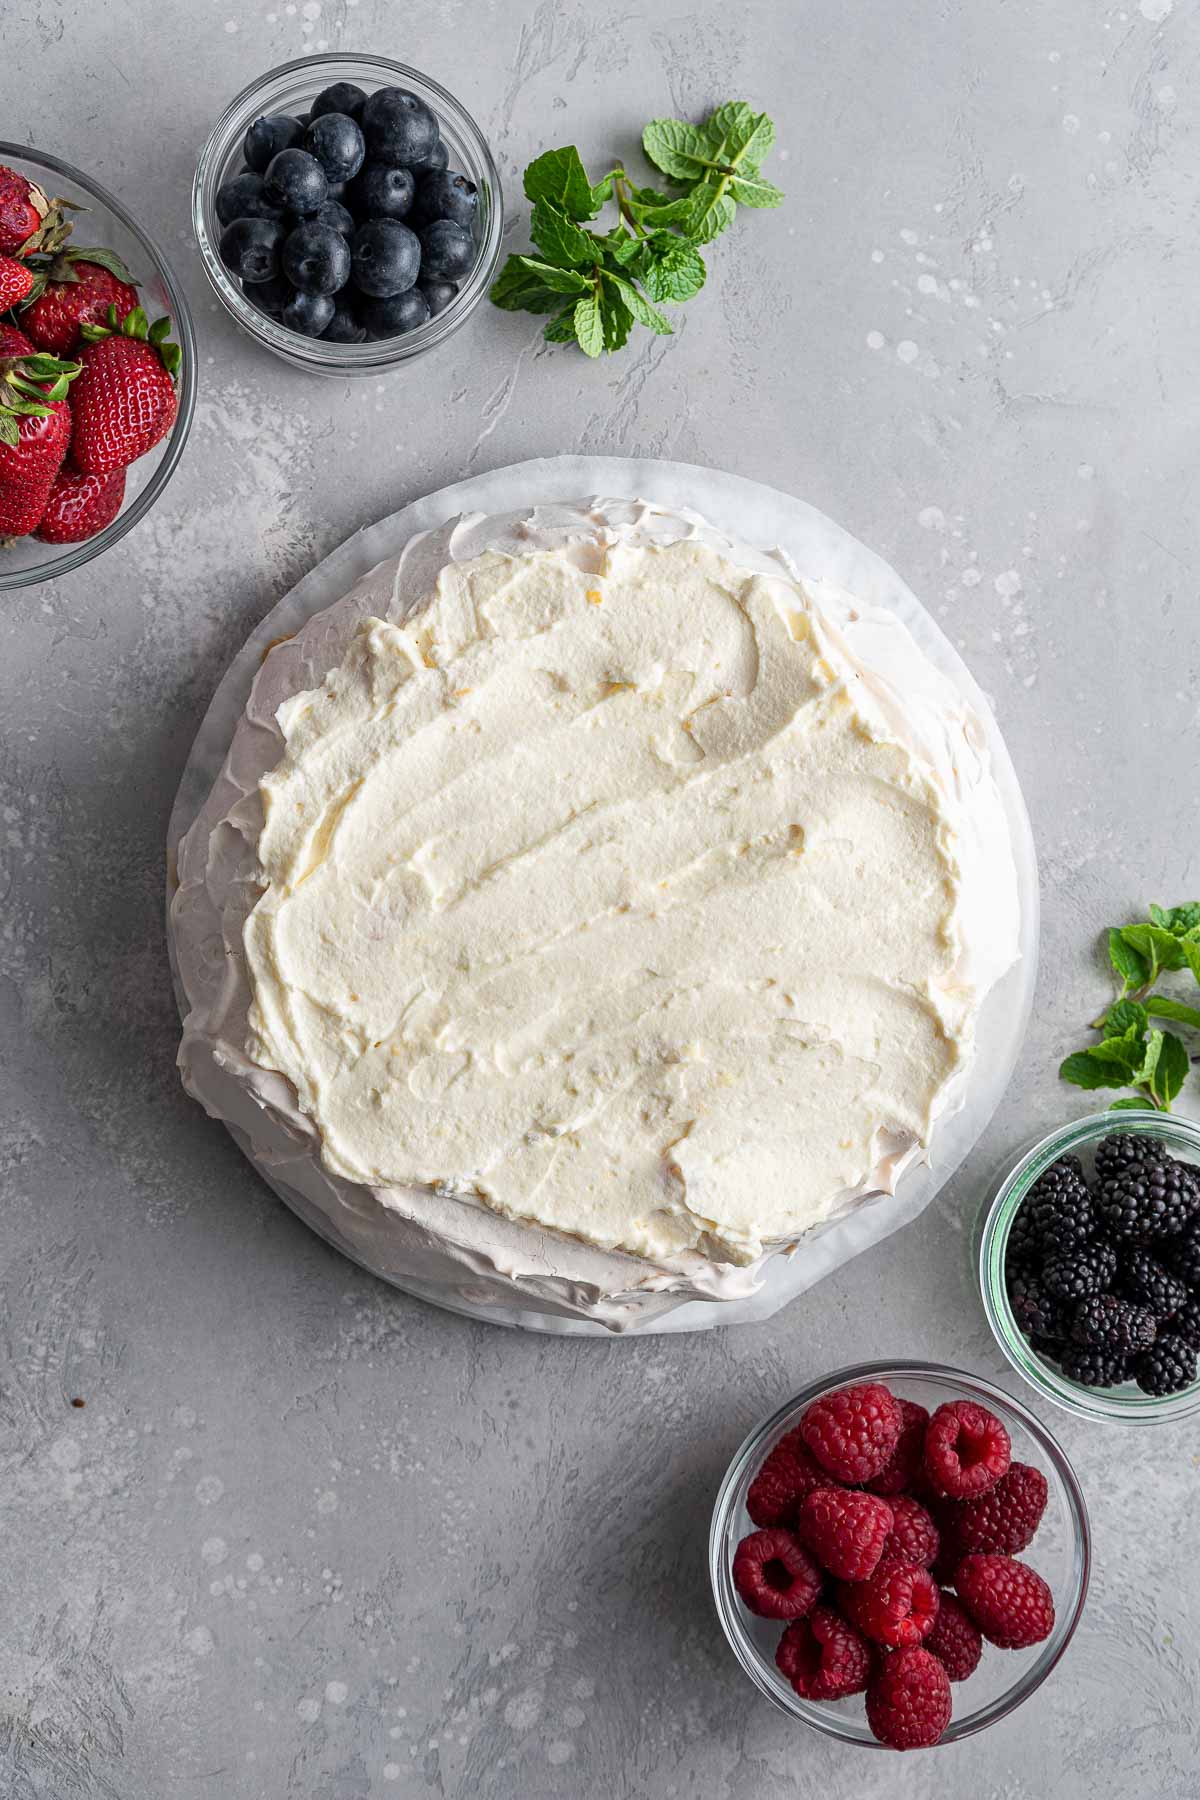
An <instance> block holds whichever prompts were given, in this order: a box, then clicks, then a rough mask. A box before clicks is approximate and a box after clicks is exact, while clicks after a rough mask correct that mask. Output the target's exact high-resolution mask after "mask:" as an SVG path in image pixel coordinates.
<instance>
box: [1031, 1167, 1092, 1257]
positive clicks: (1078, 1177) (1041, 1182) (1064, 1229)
mask: <svg viewBox="0 0 1200 1800" xmlns="http://www.w3.org/2000/svg"><path fill="white" fill-rule="evenodd" d="M1021 1212H1022V1213H1028V1214H1029V1218H1030V1228H1031V1230H1032V1232H1033V1234H1034V1236H1035V1237H1036V1238H1037V1240H1038V1242H1039V1243H1040V1244H1041V1245H1042V1248H1043V1251H1044V1253H1045V1255H1046V1256H1069V1255H1071V1254H1072V1252H1074V1251H1076V1250H1081V1249H1082V1248H1083V1246H1084V1245H1085V1244H1086V1243H1087V1241H1088V1239H1089V1238H1090V1237H1091V1236H1092V1235H1093V1233H1094V1232H1095V1230H1096V1223H1097V1220H1096V1208H1095V1205H1094V1204H1093V1201H1092V1196H1091V1195H1090V1194H1089V1193H1088V1189H1087V1183H1086V1182H1085V1181H1084V1179H1083V1167H1082V1165H1081V1163H1080V1161H1079V1158H1078V1157H1077V1156H1064V1157H1062V1158H1061V1159H1060V1161H1058V1162H1056V1163H1054V1164H1053V1165H1052V1166H1051V1167H1050V1168H1048V1169H1047V1170H1046V1172H1045V1174H1043V1175H1039V1176H1038V1179H1037V1180H1036V1181H1035V1182H1034V1184H1033V1186H1032V1187H1031V1188H1030V1190H1029V1193H1028V1194H1027V1195H1026V1197H1025V1201H1024V1204H1023V1205H1022V1207H1021ZM1018 1216H1020V1215H1018Z"/></svg>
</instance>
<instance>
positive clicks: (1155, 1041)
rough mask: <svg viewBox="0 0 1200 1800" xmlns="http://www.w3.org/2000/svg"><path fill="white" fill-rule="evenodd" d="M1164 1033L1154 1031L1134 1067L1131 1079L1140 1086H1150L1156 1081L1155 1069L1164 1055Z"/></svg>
mask: <svg viewBox="0 0 1200 1800" xmlns="http://www.w3.org/2000/svg"><path fill="white" fill-rule="evenodd" d="M1162 1047H1163V1033H1162V1032H1161V1031H1152V1032H1151V1033H1150V1035H1149V1037H1148V1038H1147V1039H1146V1042H1145V1044H1144V1046H1143V1047H1142V1057H1141V1061H1140V1062H1139V1063H1138V1064H1137V1066H1136V1067H1135V1068H1134V1070H1133V1073H1132V1075H1131V1076H1130V1080H1131V1081H1133V1082H1135V1083H1136V1084H1137V1086H1138V1087H1150V1086H1151V1085H1152V1083H1153V1081H1154V1071H1155V1070H1156V1069H1157V1067H1158V1059H1159V1057H1160V1056H1161V1055H1162Z"/></svg>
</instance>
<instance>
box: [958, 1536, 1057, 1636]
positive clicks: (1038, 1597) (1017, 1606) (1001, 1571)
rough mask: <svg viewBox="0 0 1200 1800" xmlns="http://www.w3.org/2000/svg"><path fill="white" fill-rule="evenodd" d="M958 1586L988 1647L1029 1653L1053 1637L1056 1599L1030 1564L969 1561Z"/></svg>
mask: <svg viewBox="0 0 1200 1800" xmlns="http://www.w3.org/2000/svg"><path fill="white" fill-rule="evenodd" d="M954 1585H955V1587H956V1588H957V1589H958V1597H959V1599H960V1600H961V1601H962V1603H963V1605H964V1606H965V1607H966V1609H967V1611H968V1612H969V1613H970V1615H971V1617H972V1619H974V1621H975V1623H976V1625H978V1627H979V1629H980V1631H982V1633H983V1635H984V1637H985V1638H986V1639H987V1641H988V1643H989V1644H995V1645H996V1646H997V1648H998V1649H1001V1650H1024V1649H1025V1648H1026V1647H1027V1646H1028V1645H1030V1644H1040V1643H1041V1641H1042V1639H1043V1638H1048V1637H1049V1636H1050V1632H1051V1630H1052V1629H1053V1626H1054V1596H1053V1594H1052V1593H1051V1592H1050V1589H1049V1588H1048V1587H1047V1585H1046V1583H1045V1582H1044V1581H1043V1580H1042V1578H1041V1576H1040V1575H1039V1574H1038V1572H1037V1570H1036V1569H1031V1568H1030V1567H1029V1564H1028V1563H1023V1562H1018V1561H1017V1559H1016V1557H1014V1556H964V1558H963V1560H962V1562H961V1563H959V1565H958V1572H957V1574H956V1576H955V1581H954Z"/></svg>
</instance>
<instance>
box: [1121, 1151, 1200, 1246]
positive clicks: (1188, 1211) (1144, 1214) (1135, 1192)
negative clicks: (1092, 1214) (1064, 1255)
mask: <svg viewBox="0 0 1200 1800" xmlns="http://www.w3.org/2000/svg"><path fill="white" fill-rule="evenodd" d="M1096 1203H1097V1206H1098V1208H1099V1212H1100V1217H1101V1219H1102V1220H1103V1223H1104V1228H1105V1230H1106V1231H1107V1232H1108V1235H1109V1237H1111V1238H1112V1239H1114V1241H1115V1242H1117V1243H1119V1244H1138V1243H1144V1242H1145V1241H1146V1239H1147V1238H1163V1237H1174V1236H1175V1235H1176V1234H1177V1233H1178V1232H1180V1231H1182V1230H1183V1228H1184V1226H1185V1225H1188V1224H1190V1222H1191V1220H1192V1219H1193V1218H1194V1217H1195V1215H1196V1211H1197V1208H1200V1182H1198V1181H1197V1180H1196V1176H1195V1173H1194V1171H1193V1170H1191V1169H1189V1168H1187V1167H1186V1166H1185V1165H1184V1164H1183V1163H1177V1162H1169V1161H1168V1162H1156V1163H1142V1164H1140V1165H1138V1166H1137V1167H1135V1168H1132V1169H1126V1170H1125V1171H1124V1172H1123V1173H1122V1174H1120V1175H1110V1176H1109V1178H1108V1180H1107V1181H1103V1182H1101V1184H1100V1190H1099V1193H1098V1194H1097V1197H1096Z"/></svg>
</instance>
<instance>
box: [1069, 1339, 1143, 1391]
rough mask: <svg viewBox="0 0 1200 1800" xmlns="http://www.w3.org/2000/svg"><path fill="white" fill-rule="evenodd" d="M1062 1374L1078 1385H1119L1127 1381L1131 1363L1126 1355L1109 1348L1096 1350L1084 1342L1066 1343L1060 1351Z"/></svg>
mask: <svg viewBox="0 0 1200 1800" xmlns="http://www.w3.org/2000/svg"><path fill="white" fill-rule="evenodd" d="M1060 1366H1061V1368H1062V1372H1063V1374H1064V1375H1065V1376H1066V1378H1067V1380H1068V1381H1077V1382H1078V1383H1079V1385H1080V1387H1102V1388H1105V1387H1120V1385H1121V1383H1122V1382H1123V1381H1128V1380H1129V1376H1130V1371H1131V1366H1132V1365H1131V1363H1130V1360H1129V1358H1128V1357H1127V1356H1122V1355H1121V1354H1120V1353H1119V1352H1118V1353H1116V1354H1114V1353H1113V1352H1112V1351H1111V1350H1096V1349H1092V1348H1090V1347H1089V1346H1087V1345H1084V1344H1067V1345H1066V1347H1065V1348H1064V1349H1063V1351H1062V1356H1061V1363H1060Z"/></svg>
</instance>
